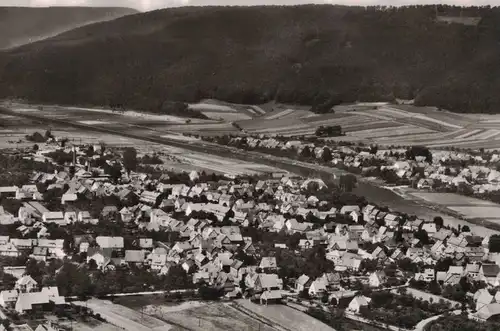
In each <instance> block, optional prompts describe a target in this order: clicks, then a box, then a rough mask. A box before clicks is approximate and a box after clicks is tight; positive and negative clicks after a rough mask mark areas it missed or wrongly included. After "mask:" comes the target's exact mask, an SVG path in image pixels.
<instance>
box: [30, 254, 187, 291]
mask: <svg viewBox="0 0 500 331" xmlns="http://www.w3.org/2000/svg"><path fill="white" fill-rule="evenodd" d="M26 273H27V274H28V275H30V276H31V277H33V279H35V280H36V281H37V282H38V283H39V284H41V285H42V286H57V287H58V288H59V293H60V294H61V295H62V296H79V297H88V296H94V295H95V296H103V295H107V294H114V293H126V292H128V293H132V292H142V291H151V290H174V289H189V288H193V284H192V281H191V277H188V275H187V274H186V272H185V271H184V269H182V267H181V266H172V267H171V268H169V270H168V272H167V274H166V275H159V274H157V273H154V272H150V271H149V270H148V269H146V268H140V267H136V266H133V265H132V266H116V267H115V270H111V271H107V272H105V273H103V272H101V271H100V270H97V269H96V268H95V264H92V263H89V264H88V265H78V264H74V263H72V262H70V261H61V260H52V261H51V262H50V263H45V262H43V261H36V260H33V259H30V260H29V261H28V262H27V264H26Z"/></svg>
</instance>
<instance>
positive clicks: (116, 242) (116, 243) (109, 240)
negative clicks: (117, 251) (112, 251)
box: [96, 236, 124, 248]
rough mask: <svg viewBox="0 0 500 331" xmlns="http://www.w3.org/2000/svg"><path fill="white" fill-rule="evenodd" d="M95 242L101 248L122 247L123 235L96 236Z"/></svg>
mask: <svg viewBox="0 0 500 331" xmlns="http://www.w3.org/2000/svg"><path fill="white" fill-rule="evenodd" d="M96 242H97V244H98V245H99V247H101V248H123V247H124V246H123V245H124V243H123V237H106V236H98V237H97V238H96Z"/></svg>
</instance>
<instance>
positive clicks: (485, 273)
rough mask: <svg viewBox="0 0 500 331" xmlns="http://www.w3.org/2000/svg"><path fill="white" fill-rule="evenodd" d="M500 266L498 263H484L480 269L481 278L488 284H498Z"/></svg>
mask: <svg viewBox="0 0 500 331" xmlns="http://www.w3.org/2000/svg"><path fill="white" fill-rule="evenodd" d="M499 273H500V267H499V266H498V264H483V265H482V266H481V269H480V270H479V277H478V278H479V280H482V281H484V282H485V283H486V284H489V285H493V286H498V285H499V279H498V274H499Z"/></svg>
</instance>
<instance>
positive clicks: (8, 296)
mask: <svg viewBox="0 0 500 331" xmlns="http://www.w3.org/2000/svg"><path fill="white" fill-rule="evenodd" d="M18 296H19V293H18V292H17V291H16V290H10V291H2V292H0V298H1V299H2V301H3V302H14V301H16V300H17V297H18Z"/></svg>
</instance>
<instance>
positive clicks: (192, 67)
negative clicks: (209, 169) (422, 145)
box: [0, 5, 500, 113]
mask: <svg viewBox="0 0 500 331" xmlns="http://www.w3.org/2000/svg"><path fill="white" fill-rule="evenodd" d="M443 16H444V17H450V18H458V19H455V20H451V22H452V23H449V22H448V23H446V22H443V20H441V19H439V18H440V17H443ZM468 17H475V18H480V19H477V22H476V23H477V24H469V23H470V22H469V23H467V24H465V23H464V24H460V18H468ZM453 22H455V23H453ZM456 22H458V23H456ZM499 58H500V8H490V7H471V8H459V7H448V6H411V7H397V8H392V7H390V8H388V7H345V6H332V5H305V6H290V7H277V6H275V7H273V6H270V7H184V8H175V9H166V10H159V11H152V12H147V13H143V14H138V15H131V16H126V17H122V18H119V19H116V20H114V21H109V22H101V23H97V24H92V25H88V26H85V27H82V28H78V29H75V30H72V31H69V32H66V33H63V34H61V35H59V36H57V37H54V38H51V39H48V40H44V41H40V42H37V43H33V44H30V45H26V46H22V47H19V48H16V49H13V50H10V51H6V52H3V53H0V77H2V79H1V80H0V97H16V98H25V99H29V100H32V101H37V102H45V103H54V102H56V103H60V104H81V105H101V106H106V105H113V104H120V105H123V106H124V107H126V108H135V109H139V110H140V109H143V110H149V111H155V110H158V109H160V108H161V107H162V105H164V104H165V102H173V101H184V102H192V101H197V100H200V99H203V98H216V99H221V100H225V101H230V102H237V103H264V102H267V101H270V100H276V101H278V102H286V103H297V104H305V105H311V106H313V107H314V106H316V107H317V106H321V105H325V104H327V105H333V104H338V103H342V102H352V101H356V100H359V101H384V100H394V99H395V98H401V99H415V102H416V103H417V104H418V105H433V106H437V107H440V108H443V109H449V110H452V111H456V112H489V113H495V112H499V111H500V94H498V93H497V91H498V90H499V88H500V62H499V61H498V59H499ZM320 108H321V107H320Z"/></svg>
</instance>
